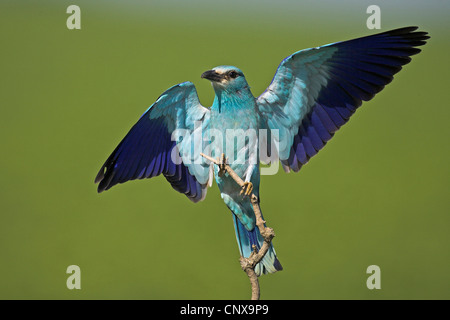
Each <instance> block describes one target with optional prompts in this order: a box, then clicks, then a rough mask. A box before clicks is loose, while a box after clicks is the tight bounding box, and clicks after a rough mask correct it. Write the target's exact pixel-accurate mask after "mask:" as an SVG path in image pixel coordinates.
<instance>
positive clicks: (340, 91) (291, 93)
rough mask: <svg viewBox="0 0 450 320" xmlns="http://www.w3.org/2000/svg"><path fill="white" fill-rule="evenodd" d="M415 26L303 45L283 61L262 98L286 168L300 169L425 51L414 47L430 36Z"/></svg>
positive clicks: (266, 124)
mask: <svg viewBox="0 0 450 320" xmlns="http://www.w3.org/2000/svg"><path fill="white" fill-rule="evenodd" d="M416 29H417V27H407V28H401V29H396V30H392V31H388V32H384V33H379V34H375V35H371V36H367V37H363V38H358V39H354V40H349V41H343V42H337V43H332V44H329V45H325V46H322V47H317V48H311V49H306V50H301V51H298V52H296V53H294V54H292V55H291V56H289V57H287V58H286V59H284V60H283V61H282V62H281V64H280V66H279V67H278V69H277V72H276V74H275V77H274V78H273V80H272V83H271V84H270V86H269V87H268V88H267V89H266V91H265V92H264V93H263V94H262V95H261V96H259V97H258V99H257V104H258V109H259V112H260V114H261V115H262V117H261V119H262V124H261V127H262V128H266V129H271V130H273V129H275V130H279V131H278V138H277V136H276V135H273V134H272V138H271V142H272V143H273V142H275V145H276V146H277V150H278V157H279V159H280V160H281V163H282V165H283V168H284V169H285V170H286V171H289V170H290V169H292V170H294V171H295V172H297V171H299V170H300V168H301V167H302V166H303V165H304V164H306V163H307V162H308V161H309V159H310V158H311V157H313V156H314V155H316V154H317V152H318V151H319V150H321V149H322V148H323V147H324V145H325V144H326V143H327V141H328V140H330V139H331V138H332V137H333V135H334V133H335V132H336V131H337V130H338V129H339V128H340V127H341V126H342V125H344V124H345V123H346V122H347V121H348V120H349V118H350V116H351V115H352V114H353V113H354V112H355V110H356V109H357V108H358V107H359V106H360V105H361V103H362V101H368V100H370V99H372V98H373V97H374V95H375V94H376V93H378V92H380V91H381V90H382V89H383V88H384V86H385V85H386V84H388V83H390V82H391V81H392V79H393V76H394V74H396V73H397V72H399V71H400V70H401V69H402V66H403V65H405V64H407V63H409V62H410V61H411V58H410V56H411V55H414V54H417V53H419V52H420V49H418V48H415V47H417V46H421V45H424V44H425V40H426V39H428V38H429V37H428V36H427V33H426V32H416V31H415V30H416ZM272 157H273V155H272ZM272 159H273V158H272ZM261 160H262V161H263V162H266V163H267V162H269V161H270V159H268V158H265V157H262V158H261Z"/></svg>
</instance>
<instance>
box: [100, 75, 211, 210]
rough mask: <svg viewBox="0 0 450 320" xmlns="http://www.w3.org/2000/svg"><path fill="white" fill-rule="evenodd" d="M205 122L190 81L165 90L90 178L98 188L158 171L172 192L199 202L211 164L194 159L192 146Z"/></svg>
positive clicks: (198, 141)
mask: <svg viewBox="0 0 450 320" xmlns="http://www.w3.org/2000/svg"><path fill="white" fill-rule="evenodd" d="M208 124H209V110H208V109H206V108H204V107H203V106H202V105H201V104H200V101H199V100H198V95H197V91H196V89H195V86H194V85H193V84H192V83H191V82H184V83H181V84H178V85H176V86H173V87H172V88H170V89H168V90H167V91H165V92H164V93H163V94H162V95H161V96H160V97H159V98H158V100H156V102H155V103H154V104H153V105H152V106H150V108H148V110H147V111H146V112H145V113H144V114H143V115H142V116H141V118H140V119H139V120H138V122H137V123H136V124H135V125H134V126H133V127H132V128H131V130H130V131H129V132H128V134H127V135H126V136H125V138H123V140H122V141H121V142H120V144H119V145H118V146H117V148H116V149H115V150H114V151H113V152H112V154H111V155H110V156H109V158H108V159H107V160H106V162H105V164H104V165H103V166H102V167H101V169H100V171H99V173H98V175H97V177H96V179H95V182H96V183H99V185H98V192H102V191H104V190H108V189H109V188H111V187H112V186H114V185H116V184H118V183H123V182H126V181H129V180H134V179H144V178H152V177H155V176H158V175H160V174H163V175H164V177H165V178H166V179H167V181H169V182H170V184H171V185H172V187H173V188H174V189H175V190H177V191H178V192H181V193H184V194H186V196H187V197H188V198H189V199H190V200H192V201H194V202H197V201H200V200H203V199H204V197H205V195H206V189H207V186H208V184H209V185H210V184H211V183H212V178H211V177H210V166H209V165H207V164H205V163H204V162H203V161H201V159H199V158H200V152H198V154H195V153H193V152H191V151H192V145H198V144H200V145H202V135H201V132H202V130H204V129H205V127H207V126H208ZM177 131H178V132H181V133H177ZM179 136H181V137H182V138H183V139H181V138H180V137H179Z"/></svg>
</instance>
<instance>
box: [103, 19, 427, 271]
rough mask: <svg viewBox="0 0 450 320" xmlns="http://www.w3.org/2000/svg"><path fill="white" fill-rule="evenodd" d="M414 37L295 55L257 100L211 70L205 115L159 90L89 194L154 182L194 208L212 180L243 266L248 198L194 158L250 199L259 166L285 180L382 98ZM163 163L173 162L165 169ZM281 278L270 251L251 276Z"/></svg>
mask: <svg viewBox="0 0 450 320" xmlns="http://www.w3.org/2000/svg"><path fill="white" fill-rule="evenodd" d="M416 29H417V28H416V27H408V28H402V29H397V30H392V31H388V32H384V33H380V34H376V35H372V36H368V37H364V38H359V39H354V40H350V41H345V42H337V43H333V44H330V45H326V46H322V47H318V48H312V49H306V50H302V51H299V52H297V53H294V54H292V55H291V56H289V57H287V58H286V59H284V60H283V61H282V62H281V64H280V66H279V68H278V70H277V72H276V74H275V77H274V78H273V80H272V83H271V84H270V86H269V87H268V88H267V90H266V91H265V92H264V93H263V94H262V95H260V96H259V97H258V98H255V97H254V96H253V95H252V93H251V91H250V87H249V86H248V84H247V81H246V79H245V77H244V74H243V72H242V71H241V70H240V69H238V68H236V67H232V66H219V67H216V68H214V69H212V70H209V71H207V72H205V73H204V74H203V75H202V77H203V78H206V79H208V80H210V81H211V82H212V85H213V88H214V91H215V94H216V96H215V99H214V103H213V105H212V107H211V109H207V108H204V107H203V106H201V105H200V102H199V100H198V96H197V92H196V90H195V87H194V85H193V84H192V83H190V82H184V83H181V84H179V85H176V86H174V87H172V88H170V89H168V90H167V91H166V92H164V93H163V94H162V95H161V96H160V97H159V98H158V99H157V101H156V102H155V103H154V104H153V105H152V106H151V107H150V108H149V109H148V110H147V111H146V112H145V113H144V114H143V115H142V116H141V118H140V119H139V121H138V122H137V123H136V125H135V126H134V127H133V128H132V129H131V130H130V132H129V133H128V134H127V135H126V136H125V138H124V139H123V140H122V142H121V143H120V144H119V145H118V147H117V148H116V149H115V150H114V152H113V153H112V154H111V156H110V157H109V158H108V159H107V160H106V162H105V164H104V165H103V166H102V168H101V169H100V172H99V173H98V175H97V177H96V180H95V181H96V182H98V183H99V187H98V191H99V192H102V191H104V190H108V189H109V188H111V187H112V186H114V185H115V184H118V183H123V182H126V181H128V180H133V179H143V178H151V177H154V176H157V175H159V174H161V173H162V174H163V175H164V176H165V177H166V179H167V180H168V181H169V182H170V183H171V185H172V187H173V188H174V189H175V190H177V191H179V192H181V193H184V194H186V195H187V196H188V198H189V199H190V200H192V201H194V202H197V201H200V200H202V199H204V197H205V195H206V189H207V187H208V186H210V185H211V183H212V179H213V176H214V177H215V180H216V182H217V184H218V187H219V189H220V191H221V195H222V198H223V201H224V202H225V204H226V205H227V206H228V208H229V209H230V210H231V212H232V216H233V221H234V225H235V231H236V237H237V241H238V245H239V250H240V253H241V255H243V256H244V257H248V256H249V255H250V253H251V251H252V245H255V246H256V247H257V248H259V247H260V246H261V245H262V238H261V236H260V234H259V231H258V228H256V227H255V215H254V213H253V209H252V206H251V204H250V201H249V198H248V197H245V196H243V195H242V194H241V189H240V187H239V186H238V185H237V184H236V183H235V181H234V180H232V179H231V178H230V177H229V176H228V175H227V174H225V175H223V176H219V171H218V168H217V166H215V168H212V167H211V166H210V165H209V164H207V163H206V162H205V161H204V160H203V159H202V158H201V157H200V153H201V152H204V153H210V154H211V155H212V156H214V157H218V156H220V154H221V153H222V152H223V153H225V154H226V156H227V157H228V158H229V164H230V166H231V168H232V169H233V170H234V171H235V172H236V173H237V174H238V175H239V176H240V177H242V178H243V179H244V180H245V182H246V185H247V186H248V185H253V193H255V194H256V195H257V196H258V197H259V186H260V171H259V163H260V161H261V162H265V163H266V162H268V161H274V159H279V160H281V163H282V165H283V168H284V169H285V170H286V171H290V170H293V171H298V170H300V169H301V167H302V166H303V165H304V164H306V163H307V162H308V161H309V159H310V158H311V157H313V156H314V155H316V154H317V153H318V151H319V150H321V149H322V148H323V147H324V145H325V144H326V143H327V141H329V140H330V139H331V137H332V136H333V135H334V133H335V132H336V131H337V130H338V129H339V128H340V127H341V126H342V125H343V124H345V123H346V122H347V121H348V119H349V118H350V116H351V115H352V114H353V113H354V112H355V110H356V109H357V108H358V107H359V106H360V105H361V103H362V101H367V100H370V99H371V98H372V97H373V96H374V95H375V94H376V93H378V92H379V91H381V90H382V89H383V88H384V86H385V85H386V84H388V83H389V82H391V81H392V79H393V75H394V74H395V73H397V72H398V71H400V69H401V68H402V66H403V65H405V64H407V63H408V62H409V61H410V60H411V58H410V57H409V56H411V55H413V54H416V53H418V52H420V50H419V49H417V48H415V47H417V46H421V45H423V44H425V40H426V39H428V36H427V35H426V33H425V32H415V30H416ZM259 130H269V139H268V140H267V141H265V140H264V139H261V141H264V142H266V143H268V144H270V145H274V146H275V148H276V149H275V150H276V153H277V154H276V155H273V154H272V155H270V157H268V155H267V154H260V152H259V142H260V141H259ZM275 132H277V133H278V134H275ZM252 133H254V134H253V135H252ZM239 137H240V138H243V139H239ZM236 139H237V142H236ZM267 149H269V150H270V149H271V148H267ZM205 150H208V151H209V152H205ZM172 155H176V156H179V157H178V158H177V159H175V160H174V158H173V157H172ZM273 201H276V200H275V199H273ZM169 205H170V204H169ZM199 231H200V230H199ZM281 269H282V267H281V264H280V263H279V261H278V259H277V257H276V254H275V250H274V249H273V247H271V248H270V250H269V252H268V253H267V254H266V256H265V257H264V259H263V260H262V262H261V263H259V264H258V265H257V267H256V270H255V271H256V273H257V274H258V275H261V274H263V273H267V272H275V271H277V270H281Z"/></svg>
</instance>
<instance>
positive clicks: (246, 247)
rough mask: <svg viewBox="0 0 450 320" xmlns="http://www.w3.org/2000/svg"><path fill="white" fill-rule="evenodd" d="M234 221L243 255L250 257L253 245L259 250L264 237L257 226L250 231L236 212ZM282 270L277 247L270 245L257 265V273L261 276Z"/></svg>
mask: <svg viewBox="0 0 450 320" xmlns="http://www.w3.org/2000/svg"><path fill="white" fill-rule="evenodd" d="M233 222H234V229H235V231H236V239H237V242H238V245H239V251H240V253H241V256H243V257H245V258H248V257H250V254H251V253H252V251H253V248H252V247H253V245H255V246H256V248H257V249H258V250H259V249H260V248H261V246H262V245H263V243H264V239H263V237H262V236H261V234H260V233H259V229H258V228H257V227H255V228H253V230H252V231H248V230H247V229H246V228H245V227H244V225H243V224H242V223H241V222H240V220H239V219H238V217H237V216H236V215H235V214H234V213H233ZM280 270H283V267H282V266H281V263H280V261H278V259H277V256H276V254H275V249H274V248H273V246H272V245H270V248H269V250H268V251H267V253H266V255H265V256H264V258H263V259H262V261H261V262H260V263H258V264H257V265H256V268H255V273H256V275H257V276H258V277H259V276H260V275H262V274H266V273H274V272H277V271H280Z"/></svg>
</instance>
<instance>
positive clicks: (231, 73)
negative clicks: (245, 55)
mask: <svg viewBox="0 0 450 320" xmlns="http://www.w3.org/2000/svg"><path fill="white" fill-rule="evenodd" d="M229 76H230V78H233V79H234V78H237V76H238V74H237V72H236V71H231V72H230V73H229Z"/></svg>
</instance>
